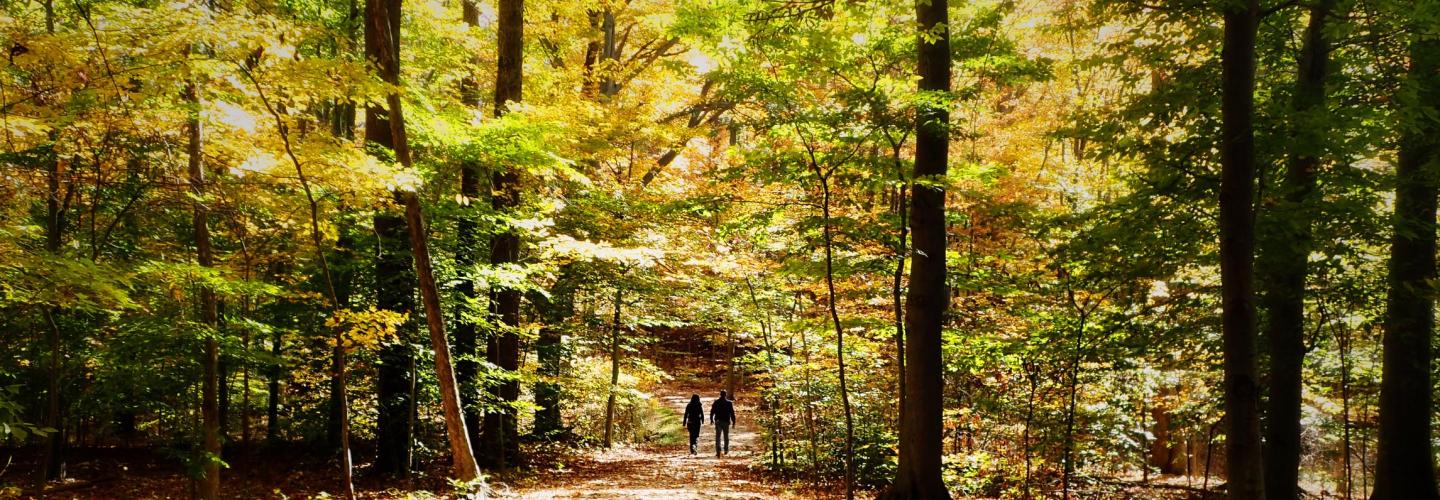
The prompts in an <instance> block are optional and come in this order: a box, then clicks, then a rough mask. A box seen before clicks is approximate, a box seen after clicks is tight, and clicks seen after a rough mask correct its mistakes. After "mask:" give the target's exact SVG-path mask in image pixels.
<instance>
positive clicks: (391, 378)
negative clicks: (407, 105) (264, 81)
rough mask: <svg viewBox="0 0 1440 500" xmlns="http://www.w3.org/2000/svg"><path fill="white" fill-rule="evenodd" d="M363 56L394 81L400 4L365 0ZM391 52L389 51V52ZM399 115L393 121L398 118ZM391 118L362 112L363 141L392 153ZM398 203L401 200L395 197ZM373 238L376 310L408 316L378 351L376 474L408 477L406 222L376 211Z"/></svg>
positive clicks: (377, 111) (377, 109) (409, 275)
mask: <svg viewBox="0 0 1440 500" xmlns="http://www.w3.org/2000/svg"><path fill="white" fill-rule="evenodd" d="M365 19H366V21H365V55H366V57H367V58H368V59H370V62H371V63H372V64H375V65H376V67H377V69H378V70H379V72H380V76H381V78H382V79H383V80H385V81H386V82H388V83H392V84H393V83H398V82H399V78H400V76H399V75H400V67H399V65H400V63H399V60H398V47H399V36H400V24H399V23H400V1H399V0H366V2H365ZM392 48H393V49H392ZM398 118H399V117H398V114H397V115H396V119H398ZM390 122H391V114H390V113H389V112H388V111H387V110H386V108H385V106H381V105H378V104H377V105H372V106H369V107H367V108H366V109H365V140H366V142H369V143H371V144H375V145H377V146H380V147H384V148H386V149H389V150H391V151H395V150H396V141H397V139H398V136H397V134H395V133H394V127H393V126H392V125H391V123H390ZM395 199H396V201H397V202H398V201H400V196H399V195H398V194H397V195H396V197H395ZM373 222H374V225H375V236H376V238H377V239H378V240H379V245H378V246H379V249H380V252H379V255H377V256H376V258H375V281H376V283H375V285H376V286H375V288H376V302H377V303H376V305H377V306H378V307H379V308H380V309H384V310H389V311H394V312H397V313H401V314H406V315H408V316H409V317H410V319H407V320H406V322H405V323H403V324H401V325H400V326H399V328H398V330H397V331H396V332H395V333H396V334H395V339H393V340H392V341H389V342H385V343H384V344H382V345H381V346H380V348H379V353H378V357H379V363H378V364H379V366H378V367H377V371H378V373H377V377H376V384H377V387H376V395H377V398H378V400H379V402H378V413H377V415H376V447H375V453H376V456H375V472H377V473H380V474H393V475H399V476H406V477H408V476H409V475H410V469H411V463H412V461H413V454H414V433H415V430H414V426H413V423H412V421H411V418H410V413H411V407H412V406H414V401H413V397H412V391H411V390H410V388H411V387H412V386H413V385H414V380H413V375H412V373H411V371H412V370H411V367H412V366H414V364H415V353H414V350H413V349H412V348H411V347H410V344H411V342H412V340H413V337H414V333H413V330H412V328H413V326H414V324H415V323H414V318H415V316H416V313H417V310H416V307H415V282H416V278H415V274H414V273H413V271H412V269H411V267H410V260H411V258H410V245H409V238H408V235H407V231H406V227H405V226H406V222H405V218H404V217H402V216H401V215H399V214H396V213H394V212H393V211H392V210H389V209H381V210H378V211H377V212H376V214H375V216H374V221H373Z"/></svg>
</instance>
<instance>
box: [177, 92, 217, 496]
mask: <svg viewBox="0 0 1440 500" xmlns="http://www.w3.org/2000/svg"><path fill="white" fill-rule="evenodd" d="M185 101H186V102H187V103H188V104H190V105H191V106H194V107H195V109H193V110H191V113H192V114H191V116H190V118H189V119H188V120H187V123H186V131H187V140H188V141H189V146H188V147H187V151H186V152H187V154H188V156H189V161H188V163H187V171H188V173H189V175H190V190H191V191H192V192H193V194H194V195H195V198H196V201H195V202H193V203H192V204H191V207H192V209H193V210H194V217H193V218H192V221H191V222H192V224H191V226H192V228H193V230H194V232H195V254H196V260H197V263H198V264H200V266H201V267H212V266H214V264H215V263H214V257H213V255H212V251H211V247H210V215H209V211H208V210H207V209H206V207H205V201H204V198H205V168H204V163H203V160H202V158H201V156H202V153H203V152H204V148H205V146H204V142H203V141H204V132H203V128H202V125H201V122H200V109H199V108H200V89H199V87H198V85H197V84H194V83H191V84H189V85H188V86H187V87H186V88H185ZM217 319H218V318H217V314H216V307H215V290H214V289H211V288H210V287H208V286H203V285H202V286H201V287H200V322H201V323H202V324H204V325H206V326H207V327H209V328H210V329H211V331H210V332H207V334H206V336H205V342H204V348H203V351H202V353H201V357H200V366H201V368H202V370H203V372H204V374H203V375H202V377H203V378H202V379H201V389H200V393H201V396H200V413H201V434H202V441H203V445H202V451H203V452H204V454H205V455H204V456H202V457H201V458H200V460H201V461H202V464H203V466H202V470H203V471H204V477H203V478H202V479H201V480H200V490H199V494H200V497H201V498H204V499H207V500H214V499H217V498H220V402H219V397H218V396H219V364H220V342H219V340H218V339H216V335H218V334H219V332H216V331H214V329H215V328H216V327H217V326H218V321H217Z"/></svg>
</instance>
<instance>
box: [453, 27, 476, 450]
mask: <svg viewBox="0 0 1440 500" xmlns="http://www.w3.org/2000/svg"><path fill="white" fill-rule="evenodd" d="M460 6H461V20H462V21H464V23H465V26H467V27H468V28H470V29H471V30H477V31H478V29H479V26H480V6H479V5H478V4H476V3H475V1H474V0H464V1H462V2H461V3H460ZM460 100H461V101H462V102H463V103H464V104H465V105H466V106H469V107H472V108H478V107H479V106H480V88H479V83H478V82H477V81H476V80H475V78H474V77H473V76H467V77H465V78H463V79H461V80H460ZM460 197H461V198H462V199H463V200H464V203H463V205H462V206H461V207H460V215H459V216H458V217H457V220H456V223H455V229H456V235H455V238H456V244H455V267H456V268H458V271H459V274H460V277H459V283H458V284H457V285H456V287H455V288H456V290H457V291H458V292H460V296H461V297H464V299H465V302H464V303H462V305H461V307H460V308H461V309H462V311H461V312H460V314H457V315H456V317H457V319H456V320H455V356H456V360H455V379H456V380H455V382H456V383H458V384H459V385H460V404H461V406H462V407H463V408H464V410H465V412H464V413H465V429H466V430H468V431H469V432H470V442H472V443H479V442H481V441H480V417H481V412H480V401H479V400H478V397H479V395H480V391H481V388H480V387H478V386H477V385H476V380H477V378H476V377H477V376H478V375H479V373H480V363H479V361H478V358H477V356H479V354H480V353H479V350H478V349H477V347H478V345H479V344H478V337H477V328H476V325H475V321H474V320H472V319H470V318H471V312H470V311H469V310H468V309H469V308H470V307H473V304H475V303H477V302H479V300H480V294H479V291H478V290H477V289H476V286H475V278H474V273H475V265H476V264H477V263H479V262H480V255H481V252H482V249H481V248H480V244H481V243H480V227H479V224H478V223H477V221H476V217H477V214H476V213H475V211H476V206H475V205H474V203H475V202H476V201H478V200H479V199H480V162H478V161H476V160H473V159H465V160H462V161H461V162H460Z"/></svg>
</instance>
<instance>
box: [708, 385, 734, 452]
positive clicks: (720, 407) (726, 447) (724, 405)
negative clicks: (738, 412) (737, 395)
mask: <svg viewBox="0 0 1440 500" xmlns="http://www.w3.org/2000/svg"><path fill="white" fill-rule="evenodd" d="M735 422H736V420H735V404H734V403H732V402H731V401H730V398H729V397H727V395H726V393H725V391H720V399H716V400H715V402H714V403H710V423H712V424H715V456H717V457H718V456H720V455H729V454H730V425H731V424H734V423H735Z"/></svg>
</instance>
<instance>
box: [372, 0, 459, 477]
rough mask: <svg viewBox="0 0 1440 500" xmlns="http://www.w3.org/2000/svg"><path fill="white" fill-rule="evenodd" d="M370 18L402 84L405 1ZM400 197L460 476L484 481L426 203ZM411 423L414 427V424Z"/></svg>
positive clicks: (388, 0)
mask: <svg viewBox="0 0 1440 500" xmlns="http://www.w3.org/2000/svg"><path fill="white" fill-rule="evenodd" d="M365 18H366V23H365V42H366V50H367V52H369V53H371V54H372V57H373V58H374V59H375V62H376V63H377V64H378V65H379V66H380V68H381V72H382V75H381V76H382V77H384V78H385V79H386V81H387V82H388V83H391V84H394V85H398V84H399V76H400V1H399V0H368V1H367V2H366V16H365ZM386 104H387V106H386V112H387V118H388V119H389V120H388V121H389V123H388V125H389V129H390V138H391V140H392V141H393V145H392V146H393V149H394V151H395V158H396V159H397V160H398V161H399V163H400V165H401V166H402V167H404V168H407V169H408V168H413V166H412V162H411V158H410V147H409V144H408V142H407V140H406V137H405V115H404V112H403V110H402V109H401V105H400V94H398V93H391V94H390V95H389V96H387V98H386ZM367 127H368V125H367ZM367 134H368V131H367ZM397 194H398V198H399V199H400V201H401V202H402V204H403V205H404V206H405V225H406V226H407V228H408V229H409V239H410V252H411V257H412V260H413V261H414V268H415V275H416V280H417V282H418V283H419V287H420V297H421V301H422V303H423V304H424V307H425V320H426V324H427V326H428V327H429V330H430V344H431V348H432V349H433V350H434V351H435V373H436V379H438V380H439V382H440V404H441V406H442V408H443V409H444V414H445V432H446V435H447V436H448V437H449V443H450V453H451V458H452V460H453V466H454V472H455V478H456V479H459V480H461V481H473V480H475V479H477V478H479V477H480V469H479V467H478V466H477V465H476V464H475V456H474V454H473V453H472V452H471V449H470V436H469V432H468V431H467V430H466V429H465V419H464V417H463V416H462V414H461V408H460V392H459V390H458V388H457V387H456V383H455V373H454V371H453V369H452V366H453V365H452V364H451V361H450V345H449V342H448V341H447V340H446V339H445V323H444V313H443V312H442V310H441V308H440V294H439V291H438V290H437V289H436V286H435V276H434V274H432V271H431V266H430V253H429V246H428V243H427V240H426V233H425V220H424V216H423V215H422V214H421V212H420V199H419V197H418V196H417V195H416V194H415V193H414V192H401V193H397ZM411 408H413V406H412V407H411ZM406 413H407V414H406V415H405V418H407V419H411V418H413V415H412V414H413V410H411V411H407V412H406ZM409 425H412V426H413V420H411V422H410V424H409Z"/></svg>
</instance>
